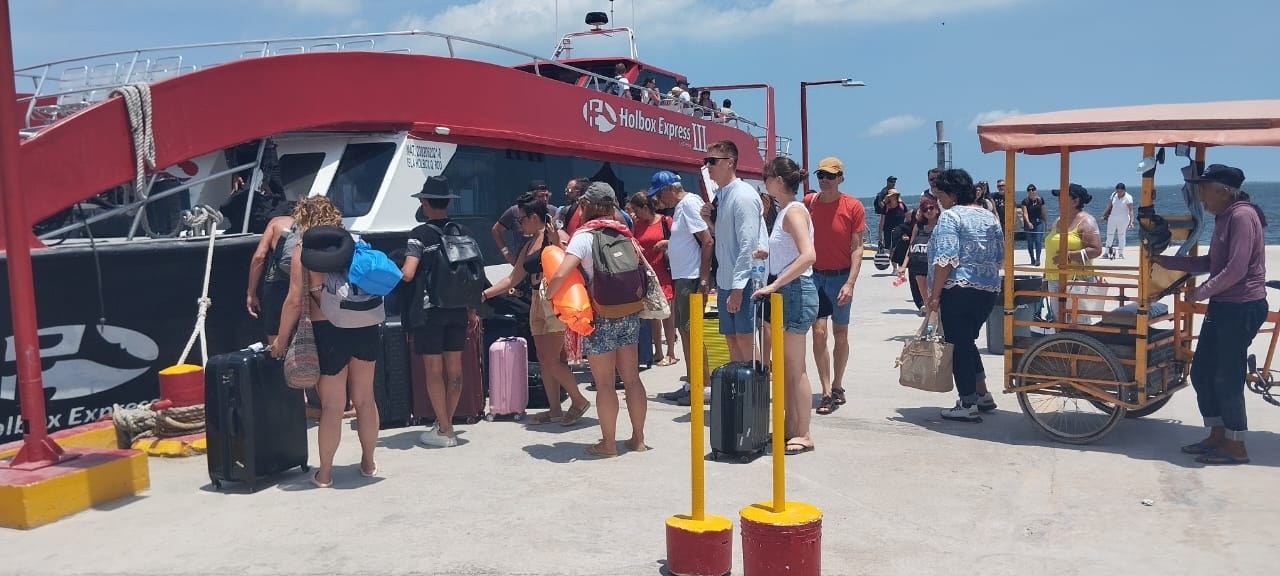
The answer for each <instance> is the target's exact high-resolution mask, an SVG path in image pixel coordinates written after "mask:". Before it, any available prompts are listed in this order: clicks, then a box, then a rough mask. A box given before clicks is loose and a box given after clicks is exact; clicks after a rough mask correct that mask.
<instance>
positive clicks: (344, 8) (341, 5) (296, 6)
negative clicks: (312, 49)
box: [271, 0, 360, 16]
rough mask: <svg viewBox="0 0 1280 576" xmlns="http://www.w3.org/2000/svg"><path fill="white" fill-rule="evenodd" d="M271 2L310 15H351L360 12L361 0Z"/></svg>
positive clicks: (286, 0)
mask: <svg viewBox="0 0 1280 576" xmlns="http://www.w3.org/2000/svg"><path fill="white" fill-rule="evenodd" d="M271 3H272V4H275V5H277V6H282V7H285V8H288V9H289V10H292V11H294V12H297V13H299V14H306V15H309V16H350V15H352V14H356V13H359V12H360V0H271Z"/></svg>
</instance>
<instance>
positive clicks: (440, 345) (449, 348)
mask: <svg viewBox="0 0 1280 576" xmlns="http://www.w3.org/2000/svg"><path fill="white" fill-rule="evenodd" d="M467 322H468V317H467V309H466V308H431V309H429V310H427V313H426V318H425V321H424V322H423V325H422V326H419V327H417V328H414V329H413V353H414V354H430V355H434V354H442V353H445V352H461V351H462V346H463V344H466V342H467Z"/></svg>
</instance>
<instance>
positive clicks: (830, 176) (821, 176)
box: [818, 170, 844, 180]
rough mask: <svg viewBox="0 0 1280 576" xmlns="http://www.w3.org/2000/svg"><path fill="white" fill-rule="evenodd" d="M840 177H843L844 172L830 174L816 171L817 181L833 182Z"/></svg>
mask: <svg viewBox="0 0 1280 576" xmlns="http://www.w3.org/2000/svg"><path fill="white" fill-rule="evenodd" d="M841 176H844V172H836V173H834V174H832V173H831V172H825V171H822V170H819V171H818V179H819V180H835V179H836V178H839V177H841Z"/></svg>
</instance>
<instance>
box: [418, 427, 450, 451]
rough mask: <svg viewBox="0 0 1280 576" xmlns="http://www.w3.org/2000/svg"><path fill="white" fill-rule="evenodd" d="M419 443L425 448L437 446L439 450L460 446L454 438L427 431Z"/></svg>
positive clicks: (419, 439) (420, 437) (419, 438)
mask: <svg viewBox="0 0 1280 576" xmlns="http://www.w3.org/2000/svg"><path fill="white" fill-rule="evenodd" d="M418 443H420V444H422V445H423V446H435V447H437V448H452V447H454V446H457V445H458V439H457V438H454V437H453V436H448V435H444V434H440V433H439V432H437V431H435V430H427V431H426V432H423V433H422V435H421V436H419V437H418Z"/></svg>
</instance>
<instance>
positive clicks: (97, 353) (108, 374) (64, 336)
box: [0, 324, 160, 400]
mask: <svg viewBox="0 0 1280 576" xmlns="http://www.w3.org/2000/svg"><path fill="white" fill-rule="evenodd" d="M38 334H39V340H40V364H41V366H40V368H41V370H42V371H43V376H42V379H43V380H44V387H45V394H46V395H47V399H48V400H69V399H73V398H80V397H83V396H91V395H94V394H98V393H101V392H105V391H107V390H111V389H113V388H115V387H117V386H120V385H122V384H125V383H127V382H129V381H131V380H133V379H135V378H137V377H139V376H141V375H143V374H145V373H146V372H147V371H148V370H150V369H151V367H152V365H153V364H154V363H155V361H156V359H157V358H159V357H160V349H159V347H158V346H157V345H156V342H155V340H152V339H151V338H150V337H149V336H147V335H146V334H143V333H141V332H137V331H134V330H130V329H128V328H121V327H119V326H108V325H102V326H98V325H92V324H90V325H85V324H72V325H65V326H53V327H50V328H44V329H41V330H40V331H39V333H38ZM3 343H4V364H2V365H0V400H16V399H17V387H18V378H17V373H18V365H17V362H16V360H17V352H16V350H15V347H14V341H13V336H12V335H10V336H9V337H7V338H5V339H4V340H3Z"/></svg>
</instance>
